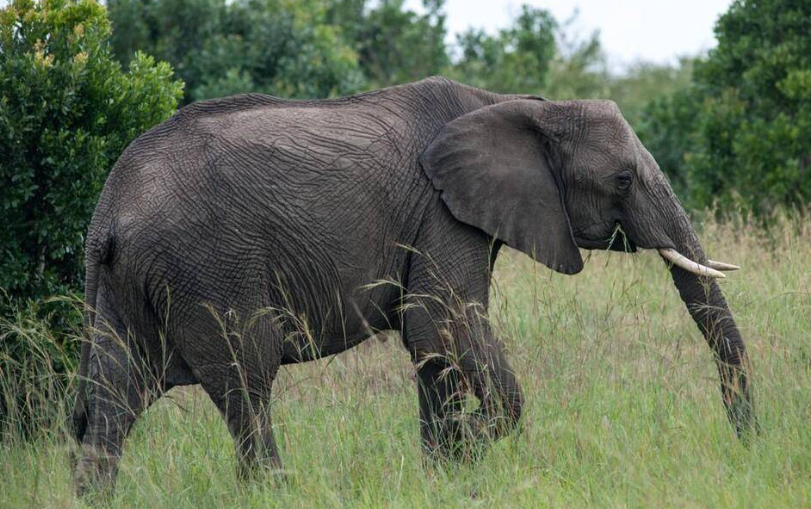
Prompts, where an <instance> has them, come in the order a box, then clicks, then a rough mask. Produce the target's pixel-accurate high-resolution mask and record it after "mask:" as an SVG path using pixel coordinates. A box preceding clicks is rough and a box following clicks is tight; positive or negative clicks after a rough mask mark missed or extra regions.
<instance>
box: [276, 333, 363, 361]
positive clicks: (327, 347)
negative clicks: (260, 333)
mask: <svg viewBox="0 0 811 509" xmlns="http://www.w3.org/2000/svg"><path fill="white" fill-rule="evenodd" d="M373 335H374V334H370V333H369V332H357V333H355V334H353V335H343V334H341V335H335V336H331V337H322V338H319V339H309V338H305V337H294V338H287V339H286V340H285V342H284V350H283V355H282V364H296V363H299V362H308V361H313V360H316V359H320V358H321V357H327V356H329V355H335V354H337V353H341V352H343V351H345V350H349V349H350V348H352V347H354V346H357V345H359V344H360V343H362V342H364V341H365V340H367V339H368V338H370V337H372V336H373Z"/></svg>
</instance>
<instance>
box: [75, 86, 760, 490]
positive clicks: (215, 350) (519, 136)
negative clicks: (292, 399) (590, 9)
mask: <svg viewBox="0 0 811 509" xmlns="http://www.w3.org/2000/svg"><path fill="white" fill-rule="evenodd" d="M504 245H507V246H509V247H511V248H513V249H516V250H518V251H521V252H523V253H525V254H526V255H528V256H530V257H531V258H532V259H533V260H535V261H537V262H540V263H541V264H543V265H545V266H547V267H548V268H550V269H552V270H554V271H556V272H559V273H562V274H576V273H578V272H580V271H581V270H582V269H583V258H582V254H581V251H580V250H581V249H586V250H614V251H626V252H634V251H636V250H638V249H651V250H658V252H659V253H660V254H661V256H662V257H663V259H664V260H665V262H666V267H667V268H668V269H669V271H670V273H671V275H672V279H673V282H674V284H675V286H676V288H677V289H678V293H679V295H680V297H681V299H682V300H683V301H684V303H685V305H686V306H687V308H688V310H689V313H690V315H691V317H692V319H693V320H694V321H695V323H696V325H697V326H698V328H699V330H700V331H701V333H702V334H703V335H704V337H705V338H706V340H707V342H708V344H709V346H710V347H711V349H712V351H713V353H714V357H715V360H716V362H717V367H718V371H719V374H720V379H721V394H722V398H723V402H724V405H725V407H726V411H727V415H728V418H729V420H730V421H731V423H732V424H733V426H734V429H735V430H736V432H737V434H738V435H739V436H741V437H745V436H747V435H748V433H749V431H750V430H751V429H753V427H754V406H753V398H752V395H751V387H750V383H749V382H748V379H749V373H750V371H751V369H750V368H749V361H748V358H747V353H746V349H745V347H744V341H743V339H742V336H741V333H740V331H739V329H738V327H737V325H736V323H735V321H734V319H733V316H732V314H731V312H730V309H729V306H728V305H727V303H726V301H725V298H724V296H723V294H722V292H721V289H720V287H719V285H718V283H717V280H716V278H718V277H723V275H724V274H723V273H722V272H720V271H723V270H730V269H734V268H736V267H735V266H733V265H729V264H724V263H721V262H714V261H712V260H708V259H707V257H706V255H705V253H704V251H703V248H702V246H701V244H700V243H699V239H698V237H697V234H696V231H695V229H694V228H693V226H692V224H691V221H690V220H689V218H688V215H687V213H686V212H685V210H684V209H683V207H682V205H681V204H680V202H679V200H678V199H677V197H676V196H675V195H674V193H673V190H672V188H671V186H670V185H669V183H668V180H667V178H666V176H665V175H664V173H663V172H662V171H661V170H660V168H659V167H658V165H657V163H656V161H655V160H654V158H653V157H652V156H651V154H650V153H649V152H648V151H647V150H646V149H645V147H644V146H643V145H642V143H641V142H640V141H639V139H638V137H637V136H636V134H635V133H634V131H633V129H632V128H631V126H630V125H629V124H628V122H627V121H626V120H625V119H624V117H623V116H622V114H621V112H620V110H619V108H618V107H617V105H616V104H615V103H614V102H611V101H607V100H571V101H554V100H548V99H545V98H543V97H539V96H532V95H515V94H497V93H492V92H489V91H486V90H482V89H478V88H474V87H470V86H467V85H464V84H460V83H457V82H454V81H452V80H449V79H446V78H443V77H431V78H426V79H424V80H422V81H419V82H414V83H409V84H403V85H398V86H393V87H388V88H384V89H381V90H376V91H371V92H366V93H362V94H359V95H354V96H349V97H342V98H333V99H318V100H288V99H281V98H276V97H271V96H267V95H261V94H245V95H237V96H232V97H227V98H222V99H215V100H207V101H202V102H197V103H193V104H191V105H188V106H186V107H184V108H182V109H181V110H179V111H178V112H177V113H176V114H175V115H174V116H172V117H171V118H170V119H168V120H167V121H165V122H164V123H162V124H160V125H158V126H156V127H154V128H152V129H151V130H149V131H148V132H146V133H145V134H143V135H141V136H140V137H139V138H137V139H136V140H135V141H134V142H132V143H131V144H130V145H129V146H128V148H127V149H126V150H125V151H124V153H123V154H122V155H121V157H120V158H119V160H118V161H117V163H116V164H115V166H114V168H113V170H112V171H111V173H110V175H109V177H108V179H107V181H106V183H105V185H104V188H103V190H102V193H101V196H100V199H99V201H98V205H97V207H96V209H95V212H94V214H93V217H92V220H91V223H90V226H89V229H88V233H87V240H86V288H85V299H86V303H87V311H86V313H85V322H86V330H87V331H88V332H87V333H86V335H87V338H86V341H84V342H83V345H82V349H81V361H80V373H79V378H80V380H81V381H80V387H79V391H78V396H77V398H76V402H75V409H74V411H73V414H72V417H71V421H72V429H73V433H74V435H75V439H76V441H77V442H78V444H79V445H80V449H79V456H78V457H77V458H76V459H75V461H74V465H73V466H74V470H75V482H76V485H77V490H78V491H79V492H80V493H85V492H87V490H88V489H91V488H92V489H106V490H112V489H114V485H115V478H116V475H117V466H118V462H119V459H120V457H121V453H122V448H123V443H124V441H125V438H126V436H127V434H128V432H129V430H130V428H131V427H132V425H133V422H135V420H136V419H137V417H138V416H139V414H141V413H142V412H143V411H144V409H146V408H147V407H148V406H149V405H150V404H151V403H152V402H154V401H155V400H156V399H157V398H158V397H160V396H161V394H163V393H165V392H166V391H167V390H168V389H170V388H172V387H175V386H180V385H190V384H199V385H201V386H202V388H203V390H204V391H205V392H206V393H207V394H208V396H209V397H210V398H211V400H212V401H213V403H214V404H215V405H216V407H217V408H218V409H219V411H220V412H221V414H222V416H223V418H224V419H225V421H226V423H227V426H228V429H229V431H230V433H231V434H232V436H233V439H234V443H235V449H236V455H237V459H238V461H237V465H238V474H239V475H240V476H241V477H250V476H251V475H252V473H254V472H256V471H257V470H258V469H259V467H263V468H266V469H268V470H270V471H274V470H276V469H279V468H280V467H281V460H280V457H279V452H278V449H277V446H276V443H275V440H274V437H273V427H272V421H271V405H270V403H269V402H270V396H271V386H272V383H273V380H274V377H275V376H276V374H277V372H278V370H279V368H280V367H281V366H282V365H286V364H293V363H300V362H306V361H310V360H314V359H318V358H321V357H324V356H329V355H333V354H337V353H339V352H342V351H344V350H346V349H349V348H352V347H353V346H355V345H357V344H359V343H360V342H362V341H364V340H365V339H367V338H369V337H371V336H373V335H374V334H376V333H379V332H381V331H389V330H394V331H399V332H400V333H401V337H402V342H403V344H404V346H405V348H406V349H407V351H408V352H409V354H410V357H411V360H412V361H413V363H414V366H415V370H416V379H417V400H418V408H419V420H420V436H421V444H422V447H423V448H424V450H425V452H426V453H427V457H429V458H450V459H452V458H455V457H458V455H457V454H456V452H455V451H458V450H460V449H459V448H460V447H462V450H464V448H463V446H464V445H465V444H477V443H479V444H484V445H486V444H487V443H491V442H492V441H494V440H497V439H498V438H500V437H502V436H504V435H505V434H507V433H509V432H510V431H511V430H514V429H515V428H516V426H517V425H518V423H519V420H520V418H521V413H522V406H523V395H522V392H521V389H520V387H519V384H518V381H517V380H516V376H515V374H514V372H513V370H512V368H511V367H510V364H509V362H508V360H507V357H506V354H505V348H504V346H503V343H502V342H501V341H500V340H499V339H498V338H497V337H496V336H495V334H494V331H493V330H492V329H491V327H490V325H489V323H488V321H487V319H486V315H487V308H488V304H489V287H490V281H491V278H492V274H493V266H494V263H495V261H496V257H497V255H498V253H499V250H500V248H501V247H503V246H504ZM468 396H474V397H475V398H476V399H478V408H477V409H476V410H473V411H463V409H462V405H463V402H464V398H466V397H468Z"/></svg>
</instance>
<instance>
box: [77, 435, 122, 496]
mask: <svg viewBox="0 0 811 509" xmlns="http://www.w3.org/2000/svg"><path fill="white" fill-rule="evenodd" d="M75 458H76V456H75V455H74V456H73V458H72V461H71V463H72V466H73V469H74V481H75V484H76V494H77V495H78V496H79V497H81V498H84V499H86V500H106V499H109V498H110V497H111V496H112V494H113V492H114V490H115V480H116V474H117V473H118V461H119V459H120V456H118V455H115V454H107V453H106V452H105V451H103V450H102V449H100V448H96V447H93V446H90V445H86V444H85V445H82V457H81V459H79V460H78V462H77V461H76V460H75Z"/></svg>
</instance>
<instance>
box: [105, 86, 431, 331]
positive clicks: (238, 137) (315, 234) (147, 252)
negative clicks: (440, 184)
mask: <svg viewBox="0 0 811 509" xmlns="http://www.w3.org/2000/svg"><path fill="white" fill-rule="evenodd" d="M260 103H261V104H260ZM257 104H258V105H248V104H242V105H240V107H232V108H230V110H229V111H228V112H226V113H222V112H219V113H216V114H203V112H202V110H199V111H197V112H193V114H189V113H188V112H186V113H185V114H183V113H181V114H180V115H179V116H178V117H177V118H174V119H172V120H170V121H169V122H167V123H165V124H163V125H161V126H159V127H158V128H156V129H153V130H152V131H150V132H148V133H147V134H146V135H144V136H142V137H141V138H139V140H137V141H136V142H134V143H133V144H132V145H131V146H130V147H129V148H128V149H127V151H126V152H125V154H124V155H123V156H122V158H121V159H120V160H119V162H118V164H117V165H116V168H115V169H114V170H113V172H112V173H111V175H110V178H109V179H108V182H107V184H106V185H105V189H104V192H103V195H102V199H101V200H100V202H99V207H98V209H97V213H96V216H97V218H98V219H94V226H93V227H92V228H91V235H93V237H94V238H99V239H102V238H104V237H105V236H109V232H110V231H113V230H114V231H115V235H116V237H117V246H118V248H119V249H118V254H119V255H121V256H120V259H121V260H122V264H121V265H119V267H118V269H117V270H116V272H117V273H119V275H120V276H121V278H122V281H123V280H124V279H127V282H126V284H127V285H130V286H131V287H132V288H133V290H134V291H136V292H139V293H141V294H143V295H144V296H145V298H146V299H147V300H148V301H150V302H154V303H161V302H163V301H164V300H166V296H165V295H164V293H165V290H166V288H175V298H178V297H180V293H181V292H185V293H186V294H187V296H188V297H189V298H190V300H198V301H206V300H211V299H212V292H215V293H219V294H220V295H221V296H222V298H223V299H225V298H230V296H231V295H235V294H239V293H240V292H246V291H253V292H261V293H264V294H272V293H273V292H274V291H275V290H274V289H273V287H276V286H278V287H284V288H283V290H284V291H288V292H289V291H290V290H291V287H296V286H298V287H299V289H298V290H296V291H295V292H293V293H294V295H293V296H294V298H297V299H299V302H297V303H294V304H295V307H296V308H298V310H300V311H301V310H305V311H306V314H307V315H308V316H318V315H330V313H332V315H333V316H340V314H341V313H342V312H343V311H341V313H337V314H336V313H335V312H334V310H333V311H330V309H331V308H332V307H334V303H333V304H325V303H324V302H323V301H324V297H323V296H326V295H329V296H337V297H339V299H340V300H341V301H342V305H349V304H350V303H352V305H353V306H354V305H357V309H359V310H360V311H361V314H362V315H364V319H365V320H367V321H368V322H372V323H373V322H374V321H376V320H375V318H374V317H373V315H374V314H375V311H374V310H376V309H377V308H378V306H379V302H380V301H381V300H382V301H385V300H387V297H386V296H383V295H382V294H384V293H386V292H387V291H388V290H386V289H384V288H381V289H376V290H373V291H371V292H369V291H364V290H362V287H363V286H365V285H369V284H370V283H374V282H376V281H379V280H381V279H387V278H390V276H391V275H393V274H396V273H398V272H401V270H402V265H403V263H404V262H403V260H404V258H405V256H406V253H405V251H403V250H402V249H401V248H399V247H398V246H399V245H403V244H405V245H410V244H413V240H414V238H415V237H416V232H417V228H418V226H419V219H420V214H421V211H422V210H424V208H425V207H424V205H423V202H424V201H425V200H426V199H428V198H429V196H430V195H431V194H432V193H433V189H432V187H431V185H430V183H429V182H428V181H427V179H426V178H425V176H424V175H423V173H422V171H421V170H420V168H419V166H418V163H417V155H418V150H417V146H416V143H415V142H414V141H413V139H412V138H413V136H412V135H410V134H409V129H417V128H418V126H419V119H417V118H415V117H409V116H408V115H406V114H405V113H403V111H402V110H399V111H396V110H392V109H385V108H384V109H382V110H381V109H379V108H377V107H371V106H369V105H365V104H361V105H358V104H353V103H352V101H348V102H343V103H340V104H338V103H330V104H329V105H328V106H327V107H323V108H322V107H315V106H313V105H311V104H307V105H304V104H298V103H296V104H287V103H285V105H284V106H283V107H276V106H277V105H275V104H274V103H273V101H270V102H267V101H265V102H262V101H259V103H257ZM395 111H396V112H395ZM146 273H149V274H151V275H150V276H146V277H148V278H149V279H148V280H143V281H141V282H139V281H138V280H137V279H138V278H139V277H142V276H141V275H138V276H136V277H135V278H132V277H131V276H132V275H133V274H146ZM156 275H158V276H157V277H156ZM218 278H225V279H226V280H225V281H220V282H219V283H215V282H216V281H217V279H218ZM248 283H250V284H248ZM178 288H179V289H180V290H178ZM313 307H316V308H318V311H316V310H313ZM325 307H326V308H327V309H326V310H325V309H324V308H325ZM319 311H320V312H319ZM378 314H379V313H378ZM342 326H343V325H342ZM324 327H325V328H326V329H329V328H330V324H324Z"/></svg>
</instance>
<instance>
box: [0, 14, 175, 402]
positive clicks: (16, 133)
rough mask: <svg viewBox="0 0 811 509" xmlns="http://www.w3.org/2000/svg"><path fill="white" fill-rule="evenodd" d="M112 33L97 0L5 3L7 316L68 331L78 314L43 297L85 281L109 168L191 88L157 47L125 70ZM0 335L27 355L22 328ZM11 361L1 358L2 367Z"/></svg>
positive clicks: (0, 40) (1, 123)
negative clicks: (93, 221) (90, 236)
mask: <svg viewBox="0 0 811 509" xmlns="http://www.w3.org/2000/svg"><path fill="white" fill-rule="evenodd" d="M109 37H110V23H109V21H108V20H107V13H106V10H105V8H104V7H103V6H101V5H99V4H98V3H96V2H95V1H93V0H75V1H72V0H43V1H41V2H34V1H32V0H14V1H12V2H11V3H10V4H9V5H8V6H6V7H5V8H3V9H2V11H0V181H2V186H1V187H0V211H2V212H1V213H0V215H1V216H2V222H3V226H2V229H0V253H1V254H2V255H0V317H5V318H9V317H11V316H13V315H15V314H18V313H22V314H24V315H26V316H31V315H32V314H33V315H38V316H40V317H45V318H48V319H49V321H50V322H51V325H52V326H56V330H66V329H67V328H69V327H68V325H69V322H71V321H75V320H76V319H77V316H78V315H80V313H76V312H72V311H69V309H68V308H69V307H65V306H64V305H60V304H58V303H53V302H51V303H48V302H46V301H45V300H43V298H44V297H47V296H50V295H62V294H67V293H70V292H75V291H78V290H79V289H80V288H81V283H82V277H83V276H82V275H83V265H84V263H83V262H84V257H83V245H84V235H85V232H86V231H87V226H88V223H89V222H90V218H91V215H92V213H93V209H94V208H95V204H96V200H97V197H98V194H99V192H100V191H101V188H102V186H103V184H104V180H105V178H106V176H107V173H108V172H109V171H110V169H111V168H112V166H113V164H114V163H115V161H116V159H117V158H118V156H119V154H120V153H121V152H122V151H123V150H124V148H125V147H126V146H127V144H129V143H130V141H132V140H133V139H134V138H135V137H136V136H138V135H139V134H141V133H142V132H144V131H145V130H146V129H148V128H149V127H151V126H153V125H154V124H156V123H158V122H161V121H162V120H165V119H166V118H167V117H169V116H170V115H171V114H172V112H173V111H174V110H175V107H176V105H177V102H178V100H179V99H180V97H181V96H182V92H183V84H182V82H180V81H176V80H173V77H172V69H171V68H170V67H169V65H167V64H165V63H159V64H156V63H155V61H154V60H153V59H152V58H151V57H148V56H146V55H143V54H137V55H136V56H135V57H134V58H133V60H132V61H131V62H130V63H129V70H128V72H124V71H123V70H122V69H121V65H120V64H119V63H118V62H117V61H115V60H114V59H113V57H112V54H111V52H110V49H109V45H108V39H109ZM57 310H59V311H60V312H56V311H57ZM0 339H2V343H0V346H2V349H3V352H0V353H3V355H0V359H2V358H4V356H5V358H12V359H16V361H18V362H22V361H23V358H24V356H25V355H26V353H25V352H26V349H20V348H19V335H17V334H15V333H14V332H13V331H10V330H3V331H0ZM9 352H11V353H9ZM8 369H9V364H8V363H7V362H3V361H0V377H3V376H8V372H7V370H8ZM0 410H2V409H0Z"/></svg>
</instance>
